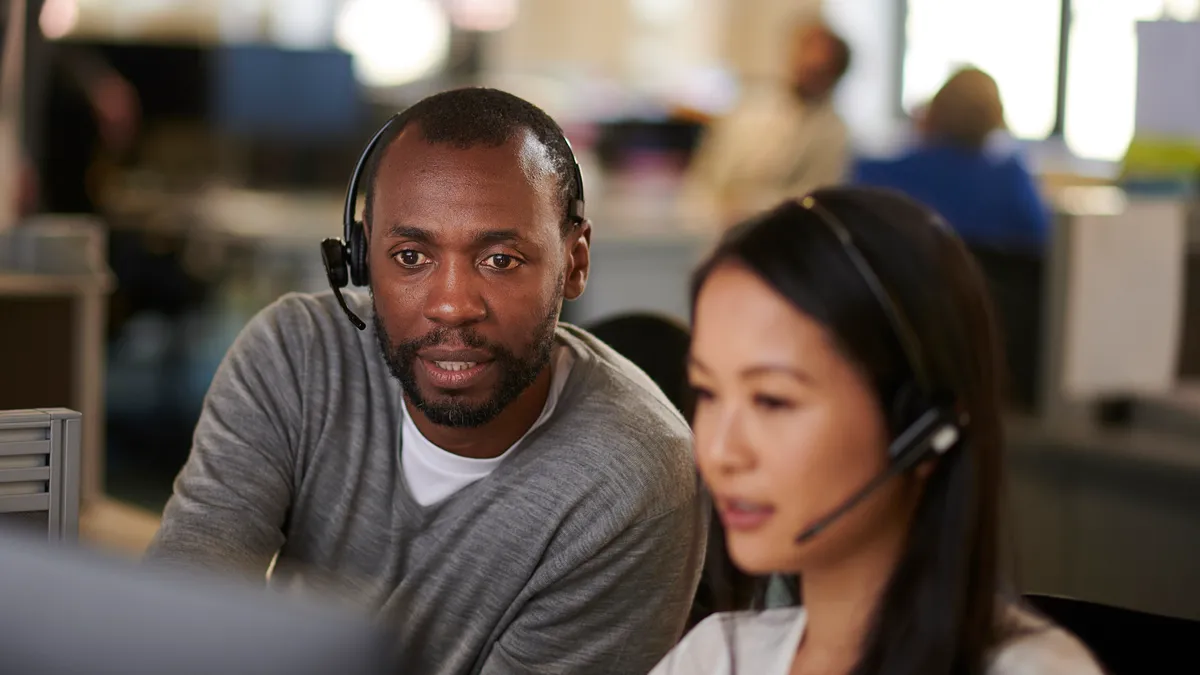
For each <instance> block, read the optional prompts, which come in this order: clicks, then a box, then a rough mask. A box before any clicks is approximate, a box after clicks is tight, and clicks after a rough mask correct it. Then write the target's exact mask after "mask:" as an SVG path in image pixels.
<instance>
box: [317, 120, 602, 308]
mask: <svg viewBox="0 0 1200 675" xmlns="http://www.w3.org/2000/svg"><path fill="white" fill-rule="evenodd" d="M406 121H407V115H406V113H397V114H395V115H392V117H391V118H389V119H388V121H387V123H385V124H384V125H383V127H382V128H380V129H379V131H376V132H375V135H374V136H372V137H371V140H370V141H369V142H368V143H367V147H366V148H364V149H363V152H362V155H360V156H359V158H358V162H357V163H356V164H355V165H354V173H353V174H352V175H351V176H350V185H349V187H347V188H346V204H345V207H344V208H343V210H342V238H341V239H336V238H333V237H330V238H328V239H325V240H324V241H322V242H321V260H322V261H323V262H324V263H325V276H326V277H328V278H329V287H330V288H332V289H333V294H334V296H335V297H337V301H338V304H339V305H341V308H342V311H344V312H345V313H346V316H347V318H349V319H350V323H352V324H354V327H355V328H357V329H359V330H364V329H365V328H366V327H367V324H366V323H364V322H363V320H362V319H360V318H358V316H357V315H355V314H354V312H352V311H350V308H349V307H347V306H346V299H345V298H344V297H343V296H342V289H343V288H345V287H346V286H347V285H349V284H354V285H355V286H366V285H367V284H369V283H370V280H371V277H370V273H369V271H368V268H367V233H366V228H365V227H364V225H363V221H361V220H359V219H357V218H355V217H354V209H355V203H356V202H357V201H358V184H359V181H360V180H361V179H362V174H363V172H364V171H365V170H366V167H367V163H368V161H370V158H371V156H372V153H374V151H375V148H376V146H378V145H379V142H380V140H381V139H382V138H383V137H384V135H385V134H386V133H387V131H388V129H391V128H392V127H394V126H397V125H399V126H401V127H402V126H403V125H404V123H405V122H406ZM561 138H562V141H563V143H564V144H566V146H567V155H568V157H567V158H568V159H569V160H570V162H571V177H572V180H573V183H574V185H573V186H572V190H573V193H572V195H571V199H570V201H569V202H568V203H567V221H568V222H570V223H572V224H580V223H582V222H583V221H584V220H585V213H586V212H585V210H584V196H583V172H582V171H580V169H579V162H578V161H577V160H576V159H575V152H574V150H572V149H571V142H570V141H569V140H567V137H566V134H563V135H562V136H561Z"/></svg>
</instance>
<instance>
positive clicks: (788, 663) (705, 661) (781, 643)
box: [650, 607, 1103, 675]
mask: <svg viewBox="0 0 1200 675" xmlns="http://www.w3.org/2000/svg"><path fill="white" fill-rule="evenodd" d="M1012 611H1013V614H1014V617H1015V618H1016V620H1017V622H1018V625H1019V626H1021V627H1028V628H1030V629H1032V630H1031V631H1030V632H1028V633H1023V634H1021V635H1019V636H1017V637H1015V638H1013V639H1012V640H1010V641H1009V642H1007V643H1005V644H1003V645H1001V646H1000V647H999V648H998V649H997V650H996V652H995V653H994V654H993V655H992V660H991V663H990V664H989V665H988V669H987V673H988V675H1051V674H1054V675H1060V674H1061V675H1102V673H1103V671H1102V670H1101V669H1100V667H1099V666H1098V665H1097V664H1096V661H1095V660H1094V659H1093V658H1092V655H1091V653H1090V652H1088V650H1087V648H1086V647H1084V646H1083V643H1081V642H1080V641H1079V640H1078V639H1076V638H1075V636H1073V635H1071V634H1070V633H1068V632H1067V631H1065V630H1063V629H1061V628H1058V627H1056V626H1054V625H1053V624H1050V623H1048V622H1047V621H1045V620H1044V619H1041V618H1038V617H1036V616H1034V615H1033V614H1030V613H1028V612H1025V611H1023V610H1019V609H1016V608H1014V609H1013V610H1012ZM805 619H806V615H805V612H804V609H803V608H800V607H783V608H779V609H769V610H766V611H763V612H733V613H722V614H715V615H713V616H710V617H708V618H707V619H705V620H704V621H702V622H700V624H699V625H697V626H696V627H695V628H694V629H692V632H690V633H688V635H687V637H685V638H684V639H683V641H682V642H680V643H679V644H678V645H677V646H676V647H675V649H674V650H672V651H671V653H670V654H667V656H666V658H664V659H663V660H662V662H660V663H659V664H658V666H656V667H655V668H654V670H653V671H651V673H650V675H701V674H703V675H729V672H730V668H729V663H730V658H729V647H730V645H731V644H732V645H733V646H734V649H735V651H736V654H737V672H739V673H754V675H787V674H788V672H789V671H790V670H791V667H792V661H793V659H794V658H795V656H796V651H797V649H799V647H800V640H801V638H803V636H804V624H805Z"/></svg>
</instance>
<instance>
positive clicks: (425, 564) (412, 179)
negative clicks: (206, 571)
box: [148, 88, 708, 675]
mask: <svg viewBox="0 0 1200 675" xmlns="http://www.w3.org/2000/svg"><path fill="white" fill-rule="evenodd" d="M365 166H366V168H365V170H364V174H363V177H362V180H363V183H364V184H365V189H366V200H365V201H366V206H365V211H364V222H365V231H364V232H363V234H362V235H361V236H362V239H361V241H360V244H359V245H358V246H357V247H356V248H355V249H354V252H353V253H352V255H359V256H363V257H364V258H365V260H366V269H367V274H368V276H369V288H370V291H371V293H370V295H367V294H365V293H361V294H360V293H354V294H347V295H346V297H345V301H346V303H347V305H348V307H349V308H350V309H349V311H353V312H354V313H355V314H356V315H357V316H362V317H364V318H366V321H365V322H364V321H359V322H358V323H355V324H354V325H351V323H350V322H348V321H347V318H348V317H347V316H346V314H344V313H343V308H342V307H341V306H339V304H338V301H339V300H340V299H341V297H342V296H340V295H336V296H335V295H334V294H333V293H330V292H328V291H327V292H324V293H319V294H314V295H299V294H293V295H288V296H286V297H284V298H283V299H281V300H279V301H278V302H276V303H275V304H273V305H272V306H270V307H268V308H267V309H265V310H263V311H262V312H261V313H260V314H259V315H258V316H257V317H256V318H254V319H253V320H252V321H251V322H250V324H249V325H248V326H246V328H245V329H244V330H243V331H242V333H241V335H240V336H239V337H238V339H237V341H236V342H235V344H234V345H233V347H231V348H230V350H229V352H228V354H227V356H226V358H225V360H224V362H223V363H222V365H221V367H220V368H219V370H218V372H217V374H216V376H215V377H214V379H213V382H212V385H211V388H210V389H209V392H208V395H207V397H206V398H205V402H204V408H203V412H202V413H201V417H200V421H199V423H198V425H197V428H196V433H195V441H194V444H193V446H192V451H191V456H190V457H189V459H188V461H187V464H186V466H185V467H184V468H183V471H182V472H181V473H180V475H179V477H178V479H177V481H176V483H175V493H174V495H173V496H172V497H171V500H170V502H169V503H168V504H167V507H166V510H165V512H164V514H163V520H162V527H161V529H160V530H159V532H158V534H157V536H156V537H155V539H154V541H153V543H152V544H151V546H150V550H149V553H148V555H149V558H150V559H151V560H154V561H160V562H165V563H168V564H181V565H184V566H189V567H191V566H198V567H202V568H210V569H217V570H226V571H229V572H234V573H240V574H244V575H246V576H248V577H249V578H252V579H256V580H259V581H261V580H262V579H263V578H264V575H266V574H267V571H268V569H270V570H271V572H270V578H271V583H272V584H273V585H278V586H282V587H296V588H301V589H306V590H310V591H311V590H317V591H326V590H330V591H332V592H335V593H340V594H345V595H346V599H347V600H348V601H351V602H361V603H363V604H365V605H366V606H368V607H370V608H373V609H376V610H377V611H378V612H379V614H380V616H381V618H382V619H383V620H384V621H386V622H388V624H389V625H393V626H394V627H395V636H396V640H395V645H396V649H397V651H398V652H399V654H400V658H401V662H402V664H403V667H404V672H411V673H423V674H427V675H436V674H445V675H450V674H458V673H484V674H485V675H501V674H507V673H583V674H587V673H595V674H597V675H599V674H601V673H638V672H642V673H644V672H646V671H648V670H649V669H650V668H651V667H652V666H653V665H654V663H655V662H657V661H658V660H659V659H660V658H661V657H662V656H663V655H664V654H665V653H666V652H667V651H668V650H669V649H670V648H671V646H672V645H673V644H674V643H675V642H676V641H677V640H678V638H679V635H680V634H681V633H682V632H683V627H684V624H685V621H686V619H687V616H688V611H689V608H690V604H691V600H692V596H693V594H694V592H695V589H696V584H697V581H698V578H699V574H700V566H701V561H702V559H703V556H704V541H705V538H706V530H707V522H708V521H707V509H708V503H707V502H706V501H705V500H704V499H703V497H702V495H701V494H700V490H699V487H698V485H697V479H696V476H695V468H694V464H693V462H692V454H691V432H690V430H689V428H688V425H687V423H686V421H685V420H684V419H683V417H682V415H681V414H680V413H679V411H678V410H676V409H675V407H674V406H673V405H672V404H671V403H670V401H668V400H667V398H666V397H665V396H664V395H663V394H662V392H661V391H660V390H659V389H658V388H657V387H656V386H655V385H654V384H653V382H651V381H650V379H649V378H648V377H647V376H646V375H645V374H644V373H643V372H641V371H640V370H638V369H637V368H636V367H635V366H633V365H632V364H631V363H630V362H629V361H628V360H626V359H624V358H622V357H620V356H618V355H617V354H616V352H614V351H613V350H612V349H611V348H609V347H607V346H605V345H604V344H603V343H601V342H600V341H599V340H597V339H596V338H594V337H593V336H591V335H589V334H587V333H586V332H584V331H582V330H580V329H577V328H574V327H571V326H567V325H560V323H559V313H560V312H561V310H562V304H563V301H564V299H565V300H573V299H575V298H577V297H579V296H580V295H581V294H582V293H583V291H584V288H585V286H586V284H587V279H588V273H589V270H590V260H591V258H590V252H589V251H590V249H589V246H590V242H591V223H590V221H588V220H587V219H586V218H585V217H584V216H583V210H582V209H583V207H582V203H581V202H582V199H581V198H582V187H581V186H580V185H578V184H577V181H576V175H577V174H576V173H575V164H574V161H573V157H572V154H571V150H570V148H569V146H568V144H567V141H566V139H565V138H564V136H563V132H562V129H561V128H559V126H558V124H557V123H555V122H554V120H552V119H551V118H550V117H549V116H547V115H546V113H545V112H543V111H542V110H540V109H538V108H537V107H535V106H533V105H532V104H530V103H528V102H526V101H524V100H521V99H519V98H517V97H515V96H513V95H511V94H507V93H504V92H500V91H496V90H493V89H482V88H473V89H461V90H453V91H449V92H444V93H441V94H436V95H434V96H432V97H429V98H426V99H424V100H423V101H421V102H418V103H417V104H415V105H414V106H412V107H410V108H409V109H407V110H406V111H405V112H404V113H402V114H401V115H400V116H399V117H397V118H395V119H394V120H393V121H392V122H391V123H390V124H389V126H388V127H387V129H386V130H385V131H384V132H383V135H382V136H381V137H380V140H379V142H378V145H377V146H376V147H375V149H374V151H373V152H372V153H371V156H370V157H369V158H367V164H366V165H365ZM358 236H359V235H355V240H356V241H358V239H357V237H358ZM371 324H373V326H372V325H371ZM360 328H362V329H365V330H360ZM273 560H274V562H272V561H273Z"/></svg>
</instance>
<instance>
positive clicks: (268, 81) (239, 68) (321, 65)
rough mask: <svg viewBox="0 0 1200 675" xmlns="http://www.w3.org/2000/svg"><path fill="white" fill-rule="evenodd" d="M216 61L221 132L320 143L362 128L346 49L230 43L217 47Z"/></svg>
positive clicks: (214, 102)
mask: <svg viewBox="0 0 1200 675" xmlns="http://www.w3.org/2000/svg"><path fill="white" fill-rule="evenodd" d="M213 64H214V65H213V74H212V77H211V80H210V82H211V84H210V86H211V87H212V88H213V92H212V97H211V103H210V105H211V106H212V118H213V120H214V121H215V123H216V125H217V128H218V130H219V131H220V133H223V134H226V135H229V136H233V137H240V138H253V139H260V140H261V139H266V140H276V141H285V142H286V141H293V140H294V141H303V142H305V143H318V144H319V143H320V142H322V141H326V142H332V141H337V140H342V139H345V138H348V137H353V135H354V134H355V132H356V131H358V125H359V123H360V121H361V120H362V116H363V111H364V106H363V100H362V96H361V95H360V92H359V86H358V83H357V81H356V80H355V78H354V68H353V58H352V57H351V56H350V54H348V53H346V52H343V51H340V50H337V49H324V50H295V49H280V48H277V47H270V46H263V45H230V46H223V47H220V48H218V49H217V50H216V52H215V53H214V54H213Z"/></svg>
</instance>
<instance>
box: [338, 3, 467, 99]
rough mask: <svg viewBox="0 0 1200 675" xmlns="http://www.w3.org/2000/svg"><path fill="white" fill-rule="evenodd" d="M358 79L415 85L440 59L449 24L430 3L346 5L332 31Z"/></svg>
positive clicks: (447, 46) (447, 42) (381, 84)
mask: <svg viewBox="0 0 1200 675" xmlns="http://www.w3.org/2000/svg"><path fill="white" fill-rule="evenodd" d="M335 34H336V39H337V43H338V45H339V46H340V47H341V48H342V49H345V50H346V51H347V52H350V53H351V54H352V55H354V66H355V70H356V72H357V74H358V78H359V80H361V81H362V82H363V83H364V84H366V85H367V86H371V87H391V86H398V85H401V84H406V83H408V82H412V81H414V80H419V79H421V78H422V77H425V76H427V75H429V74H431V73H432V72H433V71H434V70H435V69H436V68H437V67H438V66H440V65H441V64H442V63H443V62H445V60H446V56H447V53H448V52H449V49H450V23H449V21H447V19H446V15H445V13H444V12H443V11H442V8H441V6H440V5H439V4H438V3H437V2H434V1H433V0H350V2H347V3H346V5H345V6H344V7H343V8H342V12H341V14H340V15H339V16H338V20H337V27H336V33H335Z"/></svg>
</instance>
